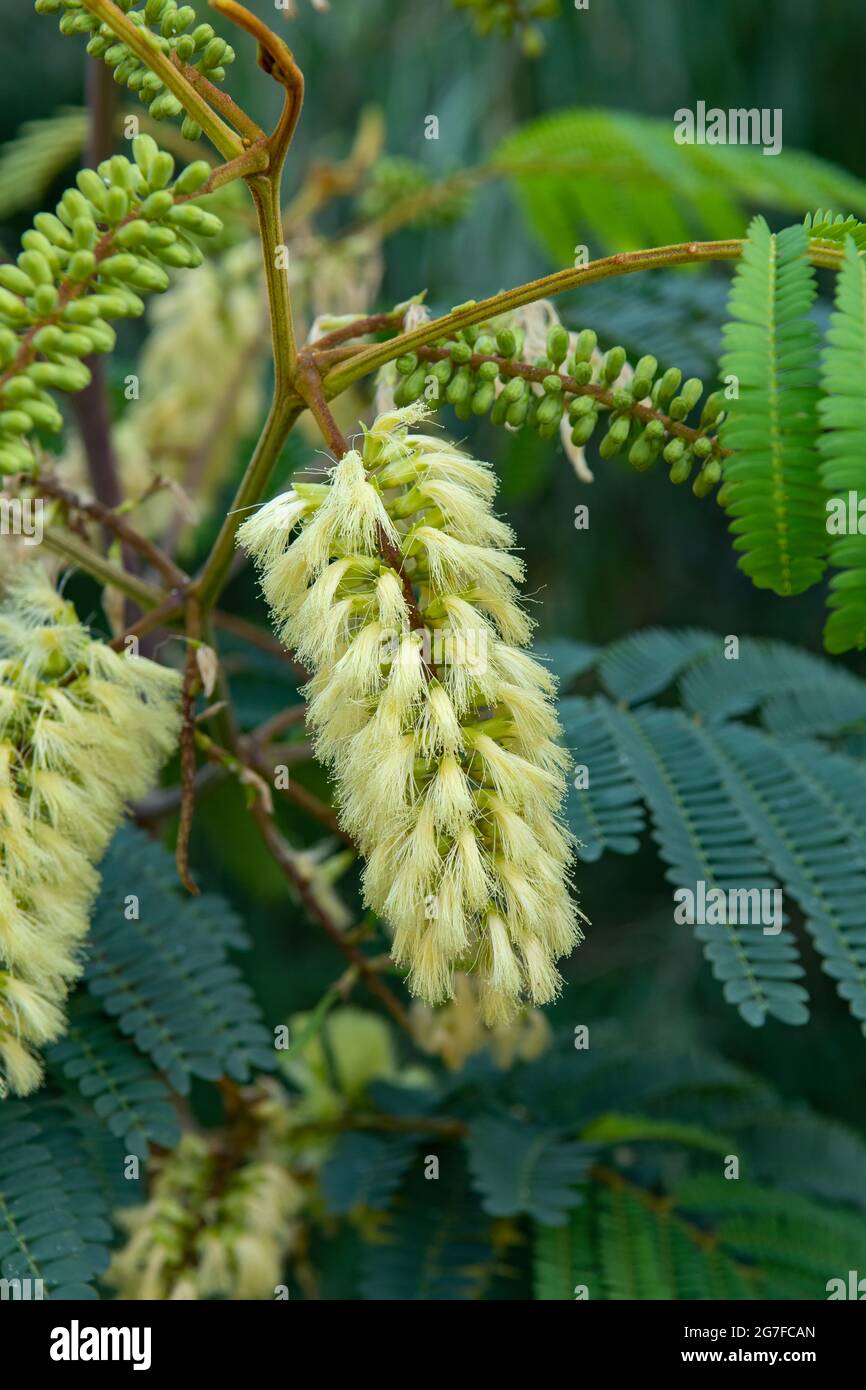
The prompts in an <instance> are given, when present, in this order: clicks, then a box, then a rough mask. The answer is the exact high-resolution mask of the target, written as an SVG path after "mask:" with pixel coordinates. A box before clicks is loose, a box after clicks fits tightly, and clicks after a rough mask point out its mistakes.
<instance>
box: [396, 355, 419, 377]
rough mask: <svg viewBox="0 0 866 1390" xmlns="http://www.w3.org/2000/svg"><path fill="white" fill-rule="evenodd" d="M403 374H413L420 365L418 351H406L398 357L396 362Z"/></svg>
mask: <svg viewBox="0 0 866 1390" xmlns="http://www.w3.org/2000/svg"><path fill="white" fill-rule="evenodd" d="M394 366H395V367H396V368H397V371H398V372H399V373H400V375H401V376H411V375H412V373H413V372H414V370H415V368H416V367H417V366H418V354H417V352H404V354H403V356H402V357H398V358H397V361H396V362H395V363H394Z"/></svg>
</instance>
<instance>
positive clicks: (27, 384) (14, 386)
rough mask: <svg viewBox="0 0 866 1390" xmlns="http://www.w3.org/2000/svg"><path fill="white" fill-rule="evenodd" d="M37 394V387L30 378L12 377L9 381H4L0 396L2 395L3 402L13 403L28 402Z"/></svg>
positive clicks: (0, 388)
mask: <svg viewBox="0 0 866 1390" xmlns="http://www.w3.org/2000/svg"><path fill="white" fill-rule="evenodd" d="M35 393H36V387H35V386H34V385H33V382H32V381H31V380H30V378H29V377H28V376H12V377H10V378H9V380H8V381H4V383H3V385H2V387H0V395H2V397H3V400H4V401H10V402H13V403H16V402H18V401H24V400H27V398H28V397H29V396H33V395H35Z"/></svg>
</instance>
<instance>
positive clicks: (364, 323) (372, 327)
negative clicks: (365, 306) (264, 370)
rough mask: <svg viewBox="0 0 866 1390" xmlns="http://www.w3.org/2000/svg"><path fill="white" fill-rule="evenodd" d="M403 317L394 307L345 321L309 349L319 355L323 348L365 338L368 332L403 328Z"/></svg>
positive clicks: (310, 345) (309, 345) (309, 346)
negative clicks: (351, 320) (387, 310)
mask: <svg viewBox="0 0 866 1390" xmlns="http://www.w3.org/2000/svg"><path fill="white" fill-rule="evenodd" d="M403 318H404V315H403V314H400V313H396V312H395V311H394V310H393V309H392V310H391V311H390V312H389V313H384V314H368V315H367V317H366V318H360V319H355V320H354V321H353V322H352V323H344V324H343V325H342V327H341V328H334V329H332V331H331V332H330V333H323V334H322V336H321V338H317V339H316V341H315V342H314V343H309V344H308V347H307V351H308V352H312V353H315V354H316V356H318V354H319V353H320V352H321V351H322V349H323V348H324V349H326V348H333V347H339V345H340V344H341V343H347V342H350V341H351V340H352V339H353V338H363V337H365V336H366V334H368V333H381V332H382V331H383V330H384V329H387V328H395V329H398V328H402V327H403Z"/></svg>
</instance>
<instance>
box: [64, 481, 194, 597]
mask: <svg viewBox="0 0 866 1390" xmlns="http://www.w3.org/2000/svg"><path fill="white" fill-rule="evenodd" d="M37 486H38V488H39V489H40V491H41V492H44V493H47V495H48V496H49V497H55V498H57V500H58V501H59V502H62V503H63V504H64V506H65V507H69V508H71V509H72V510H73V511H76V512H79V513H80V514H81V515H82V516H89V517H90V518H91V520H92V521H98V522H99V523H100V525H102V526H103V527H105V529H106V530H109V531H113V532H114V534H115V535H116V536H119V537H120V539H121V540H122V541H123V542H124V543H125V545H126V546H128V547H129V549H130V550H134V551H136V552H137V553H138V554H139V555H141V557H142V558H143V559H145V560H147V562H148V564H149V565H151V566H152V568H153V569H155V570H156V572H157V573H158V574H159V575H160V576H161V577H162V578H163V579H164V580H165V582H166V584H167V585H169V586H170V587H171V588H172V589H184V588H185V587H186V586H187V584H189V582H190V581H189V575H188V574H185V573H184V571H183V570H182V569H180V568H179V567H178V566H177V565H176V564H175V563H174V562H173V561H172V560H170V559H169V557H168V556H167V555H165V554H163V552H162V551H161V550H160V548H159V546H157V545H155V544H154V542H153V541H151V540H149V539H148V538H147V536H143V535H142V534H141V533H140V532H139V531H136V529H135V527H134V526H130V524H129V522H128V521H126V519H125V518H124V517H123V516H121V515H120V514H119V513H118V512H117V511H115V510H114V507H113V506H111V505H107V504H106V503H105V502H104V501H102V499H100V498H96V499H94V500H92V501H91V500H85V499H84V498H82V497H79V496H78V495H77V493H75V492H73V491H72V490H71V488H68V487H66V486H65V484H63V483H61V482H60V480H59V479H58V478H46V477H40V478H39V480H38V483H37ZM116 505H117V504H116V503H115V504H114V506H116Z"/></svg>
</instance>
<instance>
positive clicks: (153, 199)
mask: <svg viewBox="0 0 866 1390" xmlns="http://www.w3.org/2000/svg"><path fill="white" fill-rule="evenodd" d="M173 208H174V197H173V195H172V194H171V193H169V192H168V191H167V190H166V189H160V190H159V191H158V192H157V193H151V194H150V196H149V197H148V198H145V200H144V202H143V203H142V205H141V215H142V217H144V218H146V219H147V221H148V222H160V221H162V219H163V218H164V217H166V216H167V215H168V214H169V213H170V212H171V211H172V209H173Z"/></svg>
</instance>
